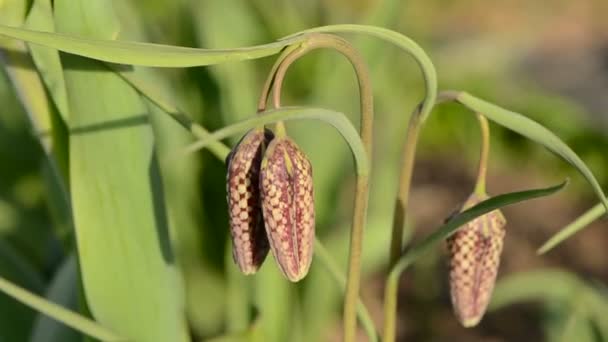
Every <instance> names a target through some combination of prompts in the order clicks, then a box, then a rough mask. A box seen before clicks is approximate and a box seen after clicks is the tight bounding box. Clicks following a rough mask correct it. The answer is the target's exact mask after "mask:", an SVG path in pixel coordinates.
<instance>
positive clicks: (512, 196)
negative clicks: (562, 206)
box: [390, 181, 568, 277]
mask: <svg viewBox="0 0 608 342" xmlns="http://www.w3.org/2000/svg"><path fill="white" fill-rule="evenodd" d="M567 184H568V181H565V182H563V183H561V184H559V185H556V186H552V187H549V188H542V189H533V190H525V191H518V192H511V193H508V194H503V195H497V196H494V197H491V198H489V199H487V200H485V201H483V202H480V203H479V204H477V205H475V206H473V207H471V208H470V209H467V210H465V211H463V212H462V213H460V214H458V215H456V216H455V217H454V218H453V219H451V220H450V221H449V222H447V223H446V224H444V225H443V226H441V227H439V228H438V229H437V230H435V232H433V233H431V234H430V235H429V236H427V237H426V238H425V239H424V240H423V241H421V242H420V243H418V244H416V245H415V246H414V247H412V249H410V250H409V251H407V252H406V253H405V254H404V255H403V256H402V257H401V258H400V259H399V261H398V262H397V263H396V264H395V266H394V267H393V269H392V270H391V274H390V276H391V277H395V276H396V277H398V276H399V275H400V274H401V272H403V270H405V268H406V267H408V266H409V265H411V264H412V263H413V262H414V261H416V260H417V259H418V258H419V257H420V256H421V255H423V254H424V253H425V252H428V251H429V250H430V249H431V248H432V247H434V246H435V245H437V244H438V243H440V242H441V241H444V240H445V239H446V238H447V237H449V236H450V235H451V234H453V233H454V232H455V231H456V230H457V229H458V228H460V227H462V226H463V225H464V224H466V223H467V222H469V221H471V220H474V219H475V218H477V217H479V216H481V215H483V214H485V213H489V212H490V211H492V210H496V209H500V208H502V207H505V206H507V205H511V204H515V203H518V202H523V201H527V200H531V199H533V198H538V197H544V196H549V195H552V194H554V193H556V192H557V191H559V190H561V189H563V188H564V187H565V186H566V185H567Z"/></svg>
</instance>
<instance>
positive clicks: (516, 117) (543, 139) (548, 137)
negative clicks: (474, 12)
mask: <svg viewBox="0 0 608 342" xmlns="http://www.w3.org/2000/svg"><path fill="white" fill-rule="evenodd" d="M456 99H457V101H458V102H460V103H462V104H463V105H465V106H467V107H468V108H470V109H471V110H473V111H476V112H478V113H482V114H483V115H485V116H486V117H487V118H488V119H490V120H492V121H494V122H496V123H497V124H499V125H501V126H504V127H506V128H508V129H510V130H512V131H514V132H516V133H519V134H521V135H523V136H525V137H526V138H528V139H530V140H533V141H535V142H537V143H539V144H541V145H542V146H544V147H545V148H547V149H548V150H549V151H551V152H553V153H555V154H556V155H558V156H560V157H562V158H563V159H564V160H565V161H567V162H568V163H569V164H570V165H571V166H573V167H574V168H576V169H577V170H578V171H579V172H580V173H581V174H582V175H583V177H585V179H586V180H587V182H588V183H589V185H591V187H592V188H593V191H594V192H595V194H596V195H597V197H598V198H599V199H600V201H601V203H602V204H603V206H604V208H606V209H608V199H607V198H606V195H605V194H604V191H603V190H602V188H601V187H600V184H599V182H598V181H597V179H596V178H595V176H594V175H593V173H592V172H591V170H589V168H588V167H587V165H586V164H585V162H583V161H582V160H581V158H580V157H579V156H578V155H577V154H576V153H575V152H574V151H573V150H572V149H571V148H570V147H569V146H568V145H566V143H564V142H563V141H562V140H561V139H560V138H558V137H557V136H556V135H555V134H553V133H552V132H551V131H549V130H548V129H547V128H545V127H543V126H542V125H540V124H539V123H537V122H536V121H533V120H531V119H528V118H527V117H525V116H523V115H521V114H519V113H516V112H512V111H509V110H506V109H504V108H501V107H499V106H496V105H494V104H492V103H489V102H487V101H484V100H481V99H479V98H476V97H475V96H473V95H470V94H468V93H465V92H461V93H458V95H457V97H456ZM598 214H599V209H594V210H593V211H592V212H591V213H590V214H588V215H586V216H585V217H584V218H583V219H582V220H581V221H577V222H576V223H575V224H573V225H570V226H568V227H566V228H564V229H563V230H562V231H560V232H559V233H557V235H555V236H554V237H553V238H552V239H551V240H550V241H549V242H548V243H547V244H545V246H543V251H547V250H548V249H550V248H552V247H553V246H555V245H557V244H558V243H559V242H561V241H563V240H566V239H567V238H568V237H570V236H572V235H573V234H574V233H576V232H577V231H579V230H581V229H583V228H584V224H587V223H590V222H591V220H590V218H591V217H593V216H596V215H598Z"/></svg>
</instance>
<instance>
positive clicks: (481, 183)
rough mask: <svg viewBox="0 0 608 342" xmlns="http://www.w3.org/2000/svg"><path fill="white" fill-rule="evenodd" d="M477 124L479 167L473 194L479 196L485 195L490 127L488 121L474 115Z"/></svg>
mask: <svg viewBox="0 0 608 342" xmlns="http://www.w3.org/2000/svg"><path fill="white" fill-rule="evenodd" d="M475 116H476V117H477V121H478V122H479V132H480V133H481V148H480V152H479V166H478V168H477V181H476V182H475V193H476V194H477V195H479V196H484V195H486V175H487V173H488V156H489V154H490V125H489V123H488V119H486V117H485V116H483V115H482V114H480V113H477V115H475Z"/></svg>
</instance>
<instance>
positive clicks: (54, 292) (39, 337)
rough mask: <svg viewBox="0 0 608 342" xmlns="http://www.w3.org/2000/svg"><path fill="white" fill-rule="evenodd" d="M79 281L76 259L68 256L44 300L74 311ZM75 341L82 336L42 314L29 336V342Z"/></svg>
mask: <svg viewBox="0 0 608 342" xmlns="http://www.w3.org/2000/svg"><path fill="white" fill-rule="evenodd" d="M79 281H80V280H79V275H78V263H77V262H76V257H75V256H74V255H71V256H68V257H67V258H66V259H65V261H64V262H63V263H62V264H61V265H60V266H59V268H58V269H57V272H56V273H55V275H54V276H53V279H52V280H51V283H50V285H49V287H48V289H47V291H46V294H45V297H46V299H47V300H49V301H50V302H54V303H57V304H60V305H62V306H63V307H65V308H66V309H70V310H76V309H77V308H78V292H79V289H78V282H79ZM77 341H82V336H81V335H80V334H79V333H78V332H77V331H74V330H73V329H71V328H69V327H67V326H65V325H63V324H60V323H59V322H56V321H55V320H53V319H52V318H50V317H48V316H45V315H43V314H39V315H38V318H37V319H36V322H35V323H34V326H33V327H32V333H31V335H30V342H77Z"/></svg>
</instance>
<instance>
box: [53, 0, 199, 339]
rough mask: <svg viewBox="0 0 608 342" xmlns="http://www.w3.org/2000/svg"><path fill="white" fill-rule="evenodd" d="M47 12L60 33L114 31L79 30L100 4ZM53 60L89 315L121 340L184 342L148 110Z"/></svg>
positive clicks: (62, 5) (87, 69)
mask: <svg viewBox="0 0 608 342" xmlns="http://www.w3.org/2000/svg"><path fill="white" fill-rule="evenodd" d="M54 4H55V15H56V24H57V30H58V31H60V32H69V33H71V34H81V35H87V34H89V35H90V34H94V35H95V36H96V37H103V38H108V37H111V36H112V35H114V34H115V32H116V31H117V30H116V28H113V27H91V26H89V23H88V22H87V21H86V20H85V19H86V18H89V17H100V16H101V17H106V18H107V17H111V16H112V15H113V13H112V7H111V6H109V3H107V2H105V1H101V2H98V3H96V4H93V3H92V1H90V0H86V1H85V0H83V1H69V0H58V1H55V3H54ZM92 10H94V11H95V12H93V13H91V12H90V11H92ZM107 21H108V22H111V20H109V19H108V20H107ZM61 57H62V63H63V65H64V69H65V80H66V85H67V90H68V94H69V98H68V102H69V106H70V108H69V109H70V122H69V126H70V132H71V137H70V138H71V142H70V180H71V182H70V183H71V190H72V194H71V195H72V203H73V213H74V223H75V227H76V237H77V243H78V252H79V257H80V258H79V260H80V265H81V274H82V279H83V284H84V290H85V296H86V299H87V303H88V304H89V307H90V309H91V312H92V313H93V316H94V317H95V318H96V319H97V320H98V321H100V322H101V323H102V324H104V325H105V326H108V327H109V328H111V329H112V330H115V331H116V332H117V333H119V334H121V335H123V336H125V337H126V338H129V339H131V340H135V341H141V342H153V341H158V342H165V341H176V342H183V341H188V340H189V333H188V330H187V328H186V322H185V315H184V312H183V307H184V304H183V287H182V286H181V283H180V280H179V278H178V277H179V275H178V270H177V268H176V265H175V262H174V259H173V254H172V250H171V246H170V241H169V237H168V218H167V212H166V203H165V198H164V194H163V187H162V182H161V179H160V171H159V165H158V159H157V157H156V156H155V151H154V141H153V136H152V130H151V128H150V125H149V123H148V118H147V116H148V114H149V112H148V108H147V107H146V105H145V104H144V103H143V101H142V99H141V97H140V95H139V94H138V93H137V92H135V91H134V90H133V89H132V88H131V87H130V86H129V85H128V84H126V83H125V82H124V81H123V80H122V79H121V78H119V77H118V76H117V75H115V74H114V73H113V72H111V71H109V70H107V68H106V67H105V66H104V65H103V64H101V63H99V62H97V61H93V60H89V59H85V58H81V57H77V56H74V55H68V54H64V55H62V56H61ZM124 123H126V125H123V124H124ZM110 299H111V300H110Z"/></svg>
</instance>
